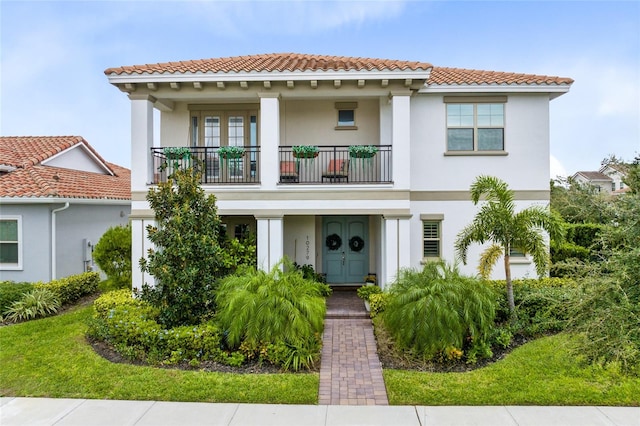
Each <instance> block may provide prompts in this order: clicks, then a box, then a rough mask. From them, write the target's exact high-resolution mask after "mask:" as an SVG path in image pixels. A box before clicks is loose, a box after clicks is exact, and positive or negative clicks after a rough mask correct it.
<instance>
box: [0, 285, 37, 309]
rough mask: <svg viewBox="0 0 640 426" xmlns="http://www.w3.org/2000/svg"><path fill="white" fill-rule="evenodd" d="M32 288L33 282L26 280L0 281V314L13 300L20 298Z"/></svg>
mask: <svg viewBox="0 0 640 426" xmlns="http://www.w3.org/2000/svg"><path fill="white" fill-rule="evenodd" d="M32 289H33V284H31V283H27V282H21V283H17V282H13V281H2V282H0V314H2V312H4V311H6V310H7V309H8V308H9V307H10V306H11V305H12V304H13V302H15V301H17V300H20V299H22V296H23V295H24V294H25V293H28V292H29V291H30V290H32Z"/></svg>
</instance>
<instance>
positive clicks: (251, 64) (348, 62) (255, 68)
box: [104, 53, 432, 75]
mask: <svg viewBox="0 0 640 426" xmlns="http://www.w3.org/2000/svg"><path fill="white" fill-rule="evenodd" d="M431 67H432V65H431V64H429V63H426V62H410V61H396V60H390V59H373V58H352V57H348V56H325V55H305V54H299V53H271V54H264V55H250V56H233V57H227V58H212V59H201V60H195V61H181V62H165V63H160V64H146V65H133V66H125V67H118V68H109V69H107V70H105V72H104V73H105V74H106V75H112V74H115V75H121V74H129V75H130V74H153V73H158V74H174V73H178V74H182V73H219V72H223V73H231V72H233V73H249V72H265V71H266V72H276V71H279V72H292V71H407V70H409V71H427V70H428V69H429V68H431Z"/></svg>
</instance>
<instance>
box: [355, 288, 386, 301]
mask: <svg viewBox="0 0 640 426" xmlns="http://www.w3.org/2000/svg"><path fill="white" fill-rule="evenodd" d="M356 293H357V294H358V297H359V298H360V299H362V300H365V301H367V302H368V301H369V298H370V297H371V296H372V295H374V294H380V293H382V289H381V288H380V287H378V286H377V285H363V286H361V287H358V290H356Z"/></svg>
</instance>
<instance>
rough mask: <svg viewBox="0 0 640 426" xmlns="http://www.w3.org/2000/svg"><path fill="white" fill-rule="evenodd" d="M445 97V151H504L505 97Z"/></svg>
mask: <svg viewBox="0 0 640 426" xmlns="http://www.w3.org/2000/svg"><path fill="white" fill-rule="evenodd" d="M464 100H465V99H464V98H458V99H457V98H456V97H454V96H450V97H445V103H446V110H447V151H449V152H465V151H466V152H490V151H494V152H495V151H504V123H505V119H504V117H505V102H506V97H494V98H487V99H486V100H484V101H483V100H482V98H473V99H469V101H468V102H462V101H464Z"/></svg>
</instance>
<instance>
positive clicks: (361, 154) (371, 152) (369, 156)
mask: <svg viewBox="0 0 640 426" xmlns="http://www.w3.org/2000/svg"><path fill="white" fill-rule="evenodd" d="M377 152H378V147H376V146H373V145H351V146H350V147H349V156H350V157H351V158H355V159H356V161H359V160H360V161H361V163H360V166H361V167H362V168H363V169H364V165H365V161H364V160H365V159H366V160H367V164H368V165H369V166H371V165H372V163H373V157H375V155H376V153H377Z"/></svg>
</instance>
